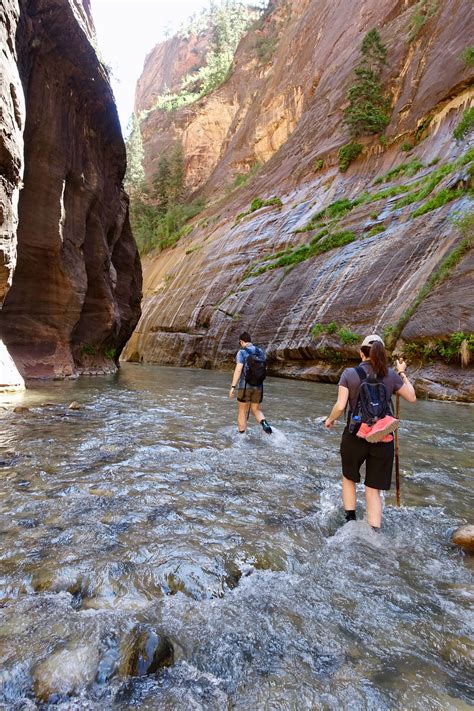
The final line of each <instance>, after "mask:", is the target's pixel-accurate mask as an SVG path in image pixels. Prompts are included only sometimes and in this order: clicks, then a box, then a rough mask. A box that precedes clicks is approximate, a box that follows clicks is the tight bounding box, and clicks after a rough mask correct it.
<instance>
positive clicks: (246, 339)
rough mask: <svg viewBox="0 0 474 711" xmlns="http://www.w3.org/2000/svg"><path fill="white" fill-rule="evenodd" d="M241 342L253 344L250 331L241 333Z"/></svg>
mask: <svg viewBox="0 0 474 711" xmlns="http://www.w3.org/2000/svg"><path fill="white" fill-rule="evenodd" d="M239 341H243V342H244V343H251V342H252V339H251V338H250V333H249V332H248V331H244V332H243V333H241V334H240V336H239Z"/></svg>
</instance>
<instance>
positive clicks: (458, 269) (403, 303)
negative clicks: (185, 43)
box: [126, 0, 474, 400]
mask: <svg viewBox="0 0 474 711" xmlns="http://www.w3.org/2000/svg"><path fill="white" fill-rule="evenodd" d="M425 5H426V3H415V2H405V1H403V2H402V1H401V0H383V2H378V1H376V0H357V2H355V1H354V0H342V1H341V2H338V3H335V2H333V1H332V0H318V1H317V2H316V1H315V2H310V1H309V0H293V1H290V2H275V3H273V4H272V8H271V10H270V11H269V12H268V13H267V14H266V15H265V17H264V19H263V21H262V23H261V24H260V28H259V29H256V30H255V29H254V30H252V31H251V32H249V34H248V35H247V36H246V37H245V38H244V39H243V40H242V42H241V43H240V45H239V48H238V50H237V54H236V57H235V60H234V64H233V67H232V72H231V75H230V77H229V78H228V79H227V81H226V82H224V83H223V84H222V85H221V86H220V87H219V88H218V89H217V90H216V91H214V92H212V93H211V94H209V95H208V96H206V97H203V98H202V99H200V100H199V101H197V102H195V103H194V104H191V105H188V106H186V107H185V108H183V109H180V110H177V111H175V112H172V113H168V114H165V113H164V112H163V111H154V112H151V113H149V114H148V116H147V117H146V119H145V121H144V122H143V123H142V135H143V142H144V150H145V169H146V171H147V172H148V177H149V178H150V177H151V176H152V174H153V169H154V165H156V160H157V155H158V154H159V151H160V147H161V146H165V145H166V142H167V141H168V142H170V141H171V137H173V138H174V140H176V138H181V140H182V143H183V149H184V163H185V170H186V179H187V186H188V188H189V190H190V191H192V190H199V191H200V194H201V195H204V196H207V197H208V200H209V203H210V204H209V206H208V208H207V210H206V213H205V214H204V215H202V216H200V218H199V219H198V220H196V222H195V224H194V229H193V230H192V231H191V232H189V233H188V234H187V235H186V236H185V237H184V238H181V239H180V241H179V242H178V243H177V244H176V245H174V247H173V249H171V250H165V251H163V252H162V253H160V254H158V255H155V256H153V255H150V257H149V258H147V259H146V260H145V263H144V264H145V267H144V271H145V298H144V302H143V316H142V319H141V321H140V323H139V325H138V327H137V330H136V331H135V333H134V336H133V338H132V339H131V341H130V344H129V346H128V347H127V350H126V357H128V358H130V359H135V360H137V359H138V360H145V361H154V362H161V363H167V364H178V365H198V366H204V367H212V366H221V365H225V364H228V363H230V362H231V359H232V357H233V352H234V351H235V347H236V338H237V336H238V333H239V332H241V331H242V330H244V329H246V330H250V332H251V333H252V334H254V335H255V340H256V341H257V342H260V343H261V344H262V345H264V346H265V347H266V348H267V352H268V354H269V356H270V358H271V359H272V361H273V366H272V367H273V372H274V373H278V374H282V375H289V376H294V377H305V378H311V379H330V380H333V381H334V380H336V379H337V377H338V373H339V372H340V371H341V369H342V367H344V365H346V364H348V363H349V362H351V360H352V361H353V360H354V359H356V358H357V353H358V349H357V343H358V342H359V341H358V338H359V337H360V336H361V335H363V334H366V333H372V332H374V331H378V332H383V330H384V329H385V328H388V332H389V333H391V334H392V335H393V334H395V337H396V338H395V340H397V339H398V341H397V343H398V347H399V348H400V349H401V348H404V347H405V345H407V351H406V353H407V354H408V352H409V350H408V346H410V347H411V348H412V353H413V352H415V353H417V354H418V355H419V354H420V352H421V351H422V350H423V349H424V352H426V353H431V354H433V356H432V357H433V359H434V364H433V366H430V365H429V364H428V363H426V362H424V363H423V365H422V367H420V370H419V371H418V375H417V379H418V382H419V384H420V385H419V391H420V392H424V394H429V395H434V396H439V397H460V398H463V399H471V400H472V399H474V379H473V377H472V375H473V374H472V368H470V369H469V368H465V369H463V370H461V368H460V359H459V357H458V356H457V354H456V357H454V356H453V355H451V356H449V357H448V362H447V363H446V361H445V362H442V359H441V357H439V351H440V349H442V347H444V346H446V344H447V342H448V341H449V339H451V337H452V336H456V337H457V338H459V337H461V336H463V335H465V336H466V337H467V336H468V334H472V333H473V332H474V321H473V308H472V306H473V300H472V288H470V287H469V284H470V283H472V275H473V259H472V239H473V236H472V222H471V223H470V230H471V233H470V235H468V234H466V233H463V232H462V230H461V229H460V228H459V227H458V226H457V225H456V221H455V218H456V216H457V215H458V216H459V215H468V214H469V213H471V212H472V209H473V203H472V192H471V190H470V189H472V176H473V170H474V154H473V152H472V142H471V143H470V139H469V137H468V136H466V137H465V138H464V140H462V141H456V140H454V138H453V129H455V127H456V125H457V124H458V123H459V121H460V119H461V117H462V115H463V112H464V111H465V110H466V109H468V108H469V107H470V106H472V105H473V102H474V93H473V90H472V79H473V69H472V67H471V66H469V64H468V63H465V62H464V61H463V60H462V53H463V50H465V49H466V47H468V46H469V45H470V44H471V43H472V37H471V35H470V34H469V28H470V26H471V25H472V22H474V7H473V5H472V2H470V0H456V2H453V3H441V2H440V3H431V4H430V11H429V12H428V11H427V8H426V7H425ZM373 28H377V29H378V30H379V32H380V36H381V38H382V41H383V43H384V44H385V45H386V47H387V63H386V65H385V66H384V69H383V73H382V76H381V80H382V84H383V87H384V91H385V92H386V96H387V97H388V98H389V100H390V105H391V116H390V124H389V125H388V127H387V129H386V134H385V140H384V141H383V142H380V141H379V140H378V137H374V136H369V137H364V138H362V139H361V143H362V146H363V153H362V156H361V157H360V158H359V159H358V160H357V161H355V162H354V163H353V164H351V166H350V168H349V170H347V172H341V171H340V170H339V166H338V151H339V149H340V148H341V146H342V145H343V144H345V143H347V142H348V141H349V135H348V129H347V126H345V125H344V122H343V120H342V119H343V114H344V109H345V107H346V106H347V105H348V101H347V92H348V89H349V87H350V86H351V85H352V84H353V82H354V69H355V67H356V66H357V65H358V63H359V61H360V56H361V55H360V47H361V42H362V40H363V38H364V36H365V35H366V33H367V32H369V31H370V30H371V29H373ZM266 46H268V47H270V49H271V50H272V54H271V57H270V59H268V58H266V59H264V60H262V58H261V54H262V53H260V55H259V53H258V52H257V49H258V47H260V48H262V47H263V48H265V47H266ZM382 143H383V145H382ZM147 154H148V155H147ZM258 162H260V163H261V164H263V165H261V166H260V169H259V171H257V175H256V177H255V178H254V179H253V180H252V181H251V182H249V183H248V184H247V185H246V186H245V187H244V188H241V189H235V186H234V185H233V181H234V178H235V175H236V174H237V173H244V172H246V170H248V168H249V167H250V166H252V165H254V166H255V165H257V163H258ZM404 165H405V167H403V166H404ZM408 165H409V166H411V167H412V169H413V172H412V173H411V174H410V169H409V167H407V166H408ZM225 189H227V194H226V192H225ZM257 196H258V197H259V198H262V199H265V198H272V197H274V196H277V197H279V198H280V200H281V205H280V204H277V205H275V204H274V205H273V206H272V205H269V206H266V207H265V206H264V207H262V209H257V210H255V211H253V212H250V211H249V207H250V204H251V202H252V200H253V199H254V198H256V197H257ZM434 197H436V199H437V200H438V202H436V200H435V201H434V202H433V204H431V205H430V204H428V203H429V201H431V200H432V199H433V198H434ZM328 208H330V209H329V210H328ZM325 211H326V212H325ZM241 213H244V216H243V217H242V216H241ZM316 215H319V216H318V217H316ZM240 218H241V219H240ZM466 224H468V221H467V222H466ZM463 229H464V228H463ZM469 241H470V245H471V246H469V244H468V242H469ZM461 245H464V247H463V248H462V249H464V252H463V251H462V249H461ZM460 249H461V253H459V260H458V262H457V264H456V266H455V267H454V268H452V269H451V271H449V270H447V271H446V272H445V274H444V276H443V280H442V281H441V282H439V283H438V282H436V281H434V282H433V281H430V280H431V278H432V277H433V276H434V275H437V274H439V273H443V269H445V267H446V265H447V264H449V258H450V257H451V255H453V254H454V255H455V254H456V251H457V250H460ZM298 250H299V252H298ZM279 260H280V261H279ZM420 294H421V297H420V298H419V295H420ZM315 324H319V325H320V327H321V330H319V331H318V329H316V332H314V331H313V334H312V333H311V331H312V328H313V327H314V325H315ZM328 324H336V329H337V330H336V331H334V330H332V331H330V332H327V330H326V331H325V330H324V328H325V326H327V325H328ZM341 329H342V336H340V335H339V332H340V331H341ZM347 331H349V334H348V333H347ZM350 332H352V335H351V333H350ZM315 334H316V335H315ZM351 338H352V343H351V340H350V339H351ZM466 343H467V339H466ZM471 343H472V335H471ZM440 344H441V345H440ZM465 347H466V346H465ZM413 349H414V351H413ZM436 349H438V351H437V350H436ZM437 359H438V360H437ZM411 361H412V363H414V364H415V363H418V362H419V361H418V360H417V358H415V357H414V356H413V357H412V358H411ZM456 364H457V365H456Z"/></svg>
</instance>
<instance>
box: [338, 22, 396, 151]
mask: <svg viewBox="0 0 474 711" xmlns="http://www.w3.org/2000/svg"><path fill="white" fill-rule="evenodd" d="M361 53H362V61H361V63H360V64H359V66H358V67H356V69H355V70H354V74H355V76H356V80H355V82H354V84H353V85H352V86H351V88H350V89H349V91H348V94H347V98H348V99H349V102H350V103H349V106H348V107H347V109H346V110H345V112H344V121H345V123H346V124H347V126H348V127H349V130H350V133H351V136H352V137H353V138H356V137H359V136H365V135H371V134H376V133H383V131H384V130H385V129H386V127H387V126H388V124H389V123H390V102H389V101H388V100H387V99H386V98H385V97H384V95H383V93H382V85H381V80H380V77H381V74H382V70H383V67H384V64H385V63H386V56H387V49H386V47H385V46H384V45H383V44H382V41H381V39H380V35H379V33H378V31H377V30H375V29H373V30H370V32H368V33H367V34H366V36H365V37H364V39H363V42H362V45H361Z"/></svg>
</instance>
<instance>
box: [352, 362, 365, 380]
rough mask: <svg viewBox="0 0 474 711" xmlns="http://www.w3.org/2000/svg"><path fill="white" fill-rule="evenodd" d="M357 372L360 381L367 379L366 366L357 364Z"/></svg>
mask: <svg viewBox="0 0 474 711" xmlns="http://www.w3.org/2000/svg"><path fill="white" fill-rule="evenodd" d="M354 370H355V372H356V373H357V375H358V376H359V379H360V382H361V383H362V382H363V381H364V380H367V371H366V369H365V368H363V367H362V366H361V365H356V366H355V368H354Z"/></svg>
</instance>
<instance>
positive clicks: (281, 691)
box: [0, 364, 474, 711]
mask: <svg viewBox="0 0 474 711" xmlns="http://www.w3.org/2000/svg"><path fill="white" fill-rule="evenodd" d="M229 380H230V376H229V374H225V373H215V372H209V371H197V370H179V369H175V368H160V367H156V366H138V365H128V364H127V365H125V366H124V367H123V368H122V369H121V371H120V373H119V374H118V375H117V376H114V377H110V378H104V379H100V380H99V379H93V378H82V379H81V380H79V381H77V382H72V383H66V384H65V383H53V384H51V383H49V384H47V385H43V386H37V387H36V386H35V389H32V390H28V391H27V392H26V393H25V394H23V395H19V396H15V397H14V398H13V397H12V396H10V397H9V398H7V397H6V396H4V398H3V403H5V401H6V400H8V401H9V403H13V402H14V403H15V404H19V405H25V406H27V407H28V408H30V409H29V411H28V412H24V413H21V412H20V413H16V414H14V413H13V412H11V411H6V410H1V411H0V420H1V425H2V427H1V436H0V464H1V467H0V513H1V519H0V708H2V709H8V710H10V709H11V710H16V709H18V710H20V709H25V710H26V709H49V708H51V709H52V708H60V709H68V710H74V709H91V710H99V709H100V710H101V711H102V710H104V709H130V708H139V709H146V710H150V711H151V710H154V709H157V710H158V709H170V710H172V709H180V710H181V709H185V710H187V709H206V710H207V709H210V710H213V709H216V711H217V710H221V709H222V710H224V709H226V710H227V709H239V710H242V711H244V710H245V711H248V710H250V709H269V710H272V711H274V710H275V711H276V710H279V709H282V710H286V709H292V710H293V709H294V710H295V711H301V710H304V709H328V710H329V709H330V710H332V709H334V711H336V710H337V711H339V710H340V709H351V710H353V709H368V710H372V709H373V710H374V711H375V710H377V711H379V710H380V711H385V710H388V709H410V710H412V709H420V710H421V709H423V710H424V711H425V710H426V709H443V711H446V710H448V711H449V710H450V709H453V710H454V709H456V710H459V709H468V708H470V707H471V706H470V705H471V704H472V703H473V702H474V693H473V687H472V685H471V680H472V676H471V673H472V661H473V651H474V645H473V642H472V613H471V612H470V609H472V607H471V608H470V605H472V592H473V567H474V566H473V559H472V558H470V557H469V556H466V555H465V554H464V553H463V552H462V551H460V550H458V549H456V548H455V547H454V546H453V545H452V544H451V542H450V536H451V533H452V531H453V529H454V528H455V527H457V526H459V525H462V524H464V523H466V522H469V523H472V522H473V521H472V469H471V470H469V464H470V456H469V449H471V451H472V439H473V438H472V434H470V427H471V422H472V407H471V406H469V405H457V404H450V403H437V402H419V403H417V404H416V405H415V406H408V405H406V404H402V418H403V423H402V427H401V434H400V457H401V469H402V492H401V493H402V507H401V508H397V507H396V506H395V495H394V492H390V493H389V494H388V495H387V496H386V498H385V510H384V522H383V532H382V533H381V534H380V535H377V534H375V533H374V532H373V531H372V530H371V529H370V528H369V527H368V526H367V524H366V523H365V522H364V521H363V520H358V521H357V522H355V523H350V524H348V525H347V526H343V525H342V523H343V517H342V508H341V505H340V468H339V454H338V449H339V438H340V434H341V427H339V428H335V430H334V431H331V432H327V431H325V430H324V428H322V426H321V425H319V424H318V423H317V422H316V419H317V418H318V417H319V416H322V415H324V414H325V413H327V412H328V411H329V407H330V405H331V404H332V402H333V400H334V398H335V394H336V387H335V386H329V385H322V384H315V383H303V382H295V381H286V380H280V379H269V380H268V383H267V385H266V392H265V400H264V412H265V415H266V417H267V419H268V420H269V421H270V422H271V423H272V424H273V425H274V426H275V432H274V434H273V435H272V436H270V437H269V436H267V435H266V434H265V433H263V432H262V431H261V428H259V427H257V425H256V424H255V423H251V426H250V428H249V432H248V433H247V434H246V435H245V436H239V435H238V434H237V432H236V427H235V409H236V407H235V404H234V403H230V402H229V401H228V399H227V392H228V384H229ZM71 400H77V401H79V402H80V403H81V404H82V405H83V407H82V409H81V410H77V411H73V410H69V409H68V407H67V406H68V404H69V402H70V401H71ZM46 403H49V404H48V405H46ZM0 404H1V403H0ZM359 499H360V504H359V507H360V511H359V514H360V518H362V515H363V512H364V504H363V487H361V488H360V496H359ZM470 517H471V518H470ZM137 625H138V626H141V628H146V629H153V630H155V631H156V632H157V634H158V635H162V636H164V637H166V638H167V639H168V640H169V641H170V642H171V644H172V646H173V649H174V662H173V664H172V665H171V666H168V667H165V668H161V669H159V670H158V671H157V672H156V673H153V674H149V675H146V676H127V674H126V673H124V671H123V664H122V666H121V655H123V648H124V646H123V645H124V640H125V639H127V635H130V632H131V630H133V629H135V628H136V627H137ZM64 650H69V651H70V652H71V664H72V663H74V664H75V665H77V664H83V665H84V667H85V668H86V669H85V671H84V673H83V674H82V673H81V670H80V669H79V671H78V670H77V669H76V672H77V674H76V676H77V680H76V682H75V684H74V685H73V688H72V690H69V693H68V694H67V695H66V694H61V693H59V694H56V695H55V696H52V697H51V698H49V700H46V699H43V701H41V694H40V695H39V696H38V683H39V682H38V674H39V672H38V669H41V665H42V664H43V663H45V662H47V660H48V659H49V660H51V659H53V660H54V659H55V658H56V657H55V656H54V655H55V654H57V653H58V652H59V653H61V652H62V651H64ZM78 650H79V652H78ZM81 650H82V651H81ZM74 655H76V656H74ZM81 655H82V656H81ZM62 659H63V661H62V663H63V664H64V663H66V664H67V659H68V657H64V656H63V658H62ZM65 659H66V662H65V661H64V660H65ZM78 660H79V661H78ZM81 660H82V661H81ZM53 666H54V664H53ZM51 674H53V675H54V671H53V672H51V671H50V676H51Z"/></svg>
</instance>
